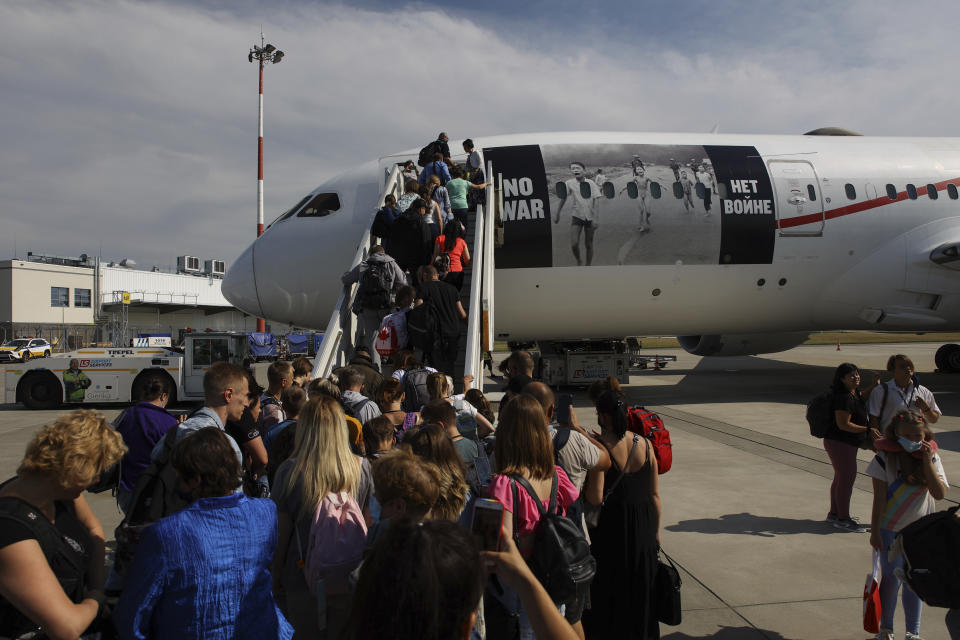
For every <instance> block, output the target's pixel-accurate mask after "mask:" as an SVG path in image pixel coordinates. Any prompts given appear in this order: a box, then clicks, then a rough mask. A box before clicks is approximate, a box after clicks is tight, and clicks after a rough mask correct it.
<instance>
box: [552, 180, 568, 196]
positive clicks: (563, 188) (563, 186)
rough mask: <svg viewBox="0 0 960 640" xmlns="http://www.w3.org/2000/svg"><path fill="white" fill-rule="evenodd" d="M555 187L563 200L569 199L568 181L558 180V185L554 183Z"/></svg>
mask: <svg viewBox="0 0 960 640" xmlns="http://www.w3.org/2000/svg"><path fill="white" fill-rule="evenodd" d="M553 189H554V191H556V193H557V197H558V198H560V199H561V200H566V199H567V183H566V182H558V183H557V184H556V185H554V187H553Z"/></svg>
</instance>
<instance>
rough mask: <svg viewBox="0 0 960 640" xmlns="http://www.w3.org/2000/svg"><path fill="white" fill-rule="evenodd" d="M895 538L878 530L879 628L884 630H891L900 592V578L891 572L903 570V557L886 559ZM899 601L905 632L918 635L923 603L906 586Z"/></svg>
mask: <svg viewBox="0 0 960 640" xmlns="http://www.w3.org/2000/svg"><path fill="white" fill-rule="evenodd" d="M896 537H897V532H896V531H890V530H888V529H881V530H880V539H881V540H882V541H883V548H882V549H881V550H880V571H881V574H882V578H881V579H880V607H881V610H882V614H881V618H880V626H881V627H883V628H885V629H893V614H894V611H895V610H896V608H897V592H899V591H900V578H898V577H897V576H895V575H894V574H893V572H894V571H895V570H896V569H902V568H903V556H899V557H898V558H897V559H896V560H894V561H893V562H891V561H890V560H888V558H887V556H888V554H889V551H890V546H891V545H892V544H893V540H894V538H896ZM901 600H902V602H903V615H904V617H905V618H906V624H907V631H909V632H910V633H920V614H921V613H922V612H923V602H922V601H921V600H920V597H919V596H918V595H917V594H915V593H914V592H913V591H911V590H910V588H909V587H907V586H906V585H904V586H903V595H902V597H901Z"/></svg>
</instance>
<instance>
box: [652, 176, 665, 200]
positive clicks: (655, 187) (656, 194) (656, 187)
mask: <svg viewBox="0 0 960 640" xmlns="http://www.w3.org/2000/svg"><path fill="white" fill-rule="evenodd" d="M650 195H652V196H653V199H654V200H659V199H660V196H661V195H663V194H662V193H660V183H659V182H656V181H654V182H651V183H650Z"/></svg>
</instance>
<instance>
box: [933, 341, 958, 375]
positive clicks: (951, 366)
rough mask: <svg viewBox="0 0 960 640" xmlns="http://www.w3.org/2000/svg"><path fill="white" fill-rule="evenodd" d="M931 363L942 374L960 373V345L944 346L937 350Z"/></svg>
mask: <svg viewBox="0 0 960 640" xmlns="http://www.w3.org/2000/svg"><path fill="white" fill-rule="evenodd" d="M933 361H934V362H935V363H936V365H937V369H939V370H940V371H942V372H943V373H960V344H945V345H943V346H942V347H940V348H939V349H937V353H936V355H935V356H934V357H933Z"/></svg>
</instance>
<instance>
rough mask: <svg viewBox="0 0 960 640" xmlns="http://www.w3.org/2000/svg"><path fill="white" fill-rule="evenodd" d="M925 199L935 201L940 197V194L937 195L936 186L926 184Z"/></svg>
mask: <svg viewBox="0 0 960 640" xmlns="http://www.w3.org/2000/svg"><path fill="white" fill-rule="evenodd" d="M927 197H928V198H930V199H931V200H936V199H937V198H939V197H940V194H938V193H937V185H935V184H928V185H927Z"/></svg>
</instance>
